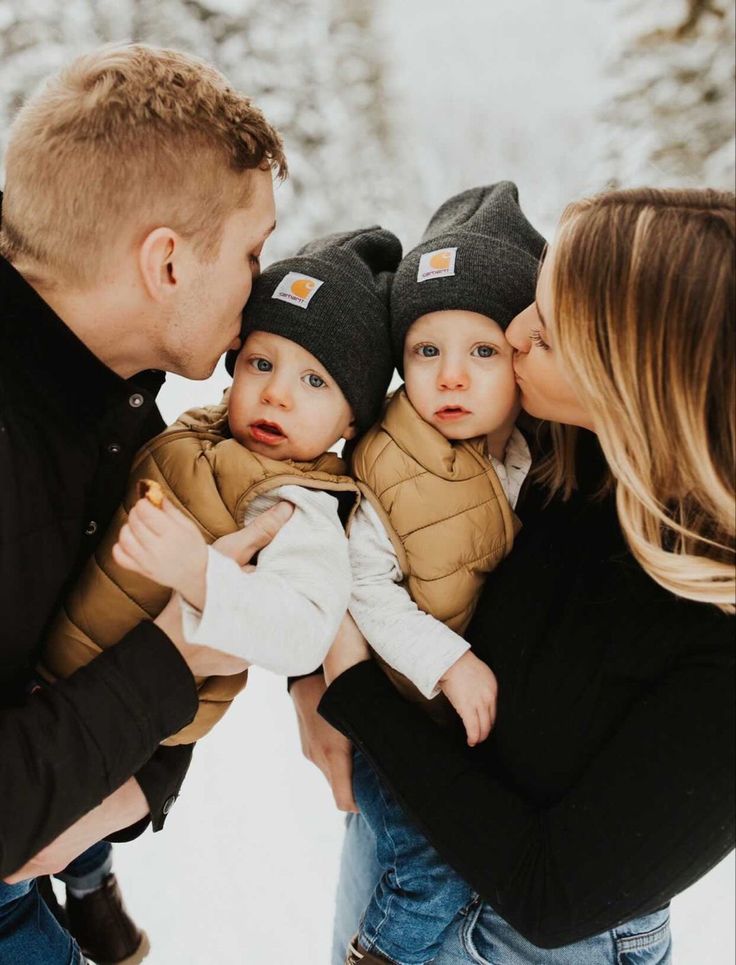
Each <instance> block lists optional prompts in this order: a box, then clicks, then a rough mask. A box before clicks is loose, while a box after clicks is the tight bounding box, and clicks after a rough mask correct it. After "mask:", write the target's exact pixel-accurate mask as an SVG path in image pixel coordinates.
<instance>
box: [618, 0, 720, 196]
mask: <svg viewBox="0 0 736 965" xmlns="http://www.w3.org/2000/svg"><path fill="white" fill-rule="evenodd" d="M621 20H622V27H623V30H622V32H621V43H620V46H619V49H618V50H617V51H616V53H615V54H614V57H613V59H612V64H611V68H610V70H609V75H610V86H611V90H610V99H609V101H608V106H607V107H606V109H605V111H604V114H603V118H602V120H603V126H602V129H601V137H600V141H599V144H600V150H599V156H600V158H601V161H600V175H601V177H600V180H601V181H607V182H608V183H609V184H611V185H614V186H618V185H634V184H645V183H646V184H655V185H668V184H669V185H671V184H675V183H679V184H696V185H698V184H699V185H708V186H710V187H722V188H730V189H732V190H733V187H734V165H735V159H736V143H735V142H734V108H735V104H734V7H733V4H732V3H731V2H730V0H679V2H672V0H667V2H665V3H662V0H637V2H636V3H633V2H631V0H626V2H625V3H624V4H623V5H622V8H621Z"/></svg>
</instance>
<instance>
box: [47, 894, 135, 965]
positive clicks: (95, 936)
mask: <svg viewBox="0 0 736 965" xmlns="http://www.w3.org/2000/svg"><path fill="white" fill-rule="evenodd" d="M66 914H67V918H68V919H69V925H68V928H69V931H70V932H71V933H72V935H73V936H74V937H75V938H76V940H77V941H78V942H79V947H80V948H81V949H82V952H83V953H84V954H85V955H86V956H87V957H88V958H91V959H92V961H93V962H96V963H97V965H138V962H142V961H143V959H144V958H145V957H146V955H147V954H148V953H149V951H150V950H151V946H150V945H149V943H148V938H147V937H146V935H145V932H142V931H141V930H140V929H139V928H137V927H136V925H135V924H134V923H133V922H132V921H131V919H130V916H129V915H128V913H127V912H126V910H125V907H124V905H123V899H122V896H121V894H120V889H119V888H118V883H117V881H116V880H115V875H108V876H107V877H106V878H105V880H104V881H103V882H102V884H101V885H100V887H99V888H98V889H97V891H93V892H92V894H90V895H85V896H84V898H75V897H74V896H73V895H71V894H69V893H67V899H66Z"/></svg>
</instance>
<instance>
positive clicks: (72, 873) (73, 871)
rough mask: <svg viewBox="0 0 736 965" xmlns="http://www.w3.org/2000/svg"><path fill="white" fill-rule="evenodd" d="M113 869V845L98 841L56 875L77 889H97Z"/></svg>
mask: <svg viewBox="0 0 736 965" xmlns="http://www.w3.org/2000/svg"><path fill="white" fill-rule="evenodd" d="M111 871H112V845H111V844H110V842H109V841H98V842H97V844H93V845H92V846H91V847H90V848H87V850H86V851H83V852H82V853H81V854H80V855H79V856H78V857H76V858H75V859H74V861H72V862H70V864H68V865H67V866H66V868H64V870H63V871H60V872H59V873H58V874H57V875H54V877H55V878H58V879H59V881H63V882H64V884H66V885H70V886H71V887H72V888H74V889H76V890H77V891H96V890H97V889H98V888H99V887H100V885H101V884H102V882H103V881H104V879H105V878H106V877H107V876H108V875H109V874H110V872H111Z"/></svg>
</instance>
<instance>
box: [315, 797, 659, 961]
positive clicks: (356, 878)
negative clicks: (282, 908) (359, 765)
mask: <svg viewBox="0 0 736 965" xmlns="http://www.w3.org/2000/svg"><path fill="white" fill-rule="evenodd" d="M380 876H381V867H380V865H379V863H378V859H377V857H376V840H375V837H374V835H373V832H372V831H371V830H370V828H369V827H368V824H367V822H366V821H365V820H364V818H363V817H362V815H360V814H348V815H347V819H346V830H345V843H344V846H343V852H342V858H341V864H340V879H339V884H338V891H337V907H336V910H335V928H334V935H333V949H332V965H344V962H345V953H346V949H347V945H348V942H349V941H350V939H351V938H352V936H353V935H354V934H355V932H356V931H357V929H358V923H359V921H360V917H361V915H362V913H363V909H364V908H365V907H366V905H367V904H368V902H369V900H370V897H371V894H372V892H373V890H374V888H375V885H376V882H377V881H378V879H379V878H380ZM433 965H672V940H671V937H670V924H669V909H668V908H663V909H662V910H661V911H658V912H655V913H654V914H652V915H645V916H643V917H641V918H635V919H632V920H631V921H629V922H627V923H626V924H625V925H620V926H619V927H618V928H614V929H612V930H611V931H607V932H603V933H602V934H600V935H595V936H593V937H592V938H586V939H585V940H584V941H581V942H575V943H574V944H572V945H565V946H564V947H562V948H552V949H544V948H537V947H536V946H534V945H532V944H530V943H529V942H528V941H527V940H526V939H525V938H523V937H522V936H521V935H520V934H519V933H518V932H517V931H515V930H514V929H513V928H512V927H511V926H510V925H509V924H508V923H507V922H506V921H504V919H503V918H501V917H500V916H499V915H497V914H496V913H495V912H494V910H493V908H491V906H490V905H489V904H487V903H485V902H481V901H479V900H478V899H477V898H475V899H473V901H471V902H470V903H469V905H467V906H466V907H465V908H463V909H462V911H461V913H460V915H459V916H458V917H457V918H456V919H455V921H454V922H453V924H452V926H451V927H450V929H449V931H448V933H447V934H446V935H445V939H444V941H443V943H442V948H441V950H440V952H439V954H438V955H437V957H436V958H435V959H434V962H433Z"/></svg>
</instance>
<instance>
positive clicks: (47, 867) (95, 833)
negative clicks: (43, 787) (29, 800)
mask: <svg viewBox="0 0 736 965" xmlns="http://www.w3.org/2000/svg"><path fill="white" fill-rule="evenodd" d="M147 814H148V802H147V801H146V798H145V797H144V794H143V791H142V790H141V788H140V785H139V784H138V782H137V781H136V779H135V778H134V777H131V778H130V779H129V780H127V781H126V782H125V784H123V785H122V787H119V788H118V789H117V791H114V792H113V793H112V794H111V795H110V796H109V797H106V798H105V800H104V801H103V802H102V803H101V804H99V805H98V806H97V807H96V808H94V809H93V810H92V811H90V812H89V813H88V814H85V815H84V817H81V818H79V820H78V821H76V822H75V823H74V824H72V826H71V827H70V828H67V829H66V831H64V832H63V833H62V834H60V835H59V837H58V838H56V840H55V841H52V842H51V844H47V845H46V847H45V848H43V849H42V850H41V851H39V852H38V854H37V855H35V857H33V858H31V860H30V861H27V862H26V863H25V864H24V865H23V867H22V868H19V869H18V870H17V871H16V872H15V873H14V874H12V875H10V876H9V877H8V878H6V879H5V880H6V882H7V883H8V884H10V885H12V884H15V883H16V882H18V881H25V879H26V878H38V877H39V876H40V875H52V874H56V872H57V871H63V870H64V868H66V866H67V865H68V864H69V862H70V861H73V860H74V858H76V857H78V856H79V855H80V854H82V852H83V851H86V850H87V848H89V847H90V846H91V845H93V844H95V843H96V842H97V841H102V840H103V838H106V837H107V836H108V835H109V834H113V832H115V831H120V830H121V829H122V828H128V827H130V825H131V824H135V823H136V822H137V821H140V820H141V819H142V818H144V817H145V816H146V815H147Z"/></svg>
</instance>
